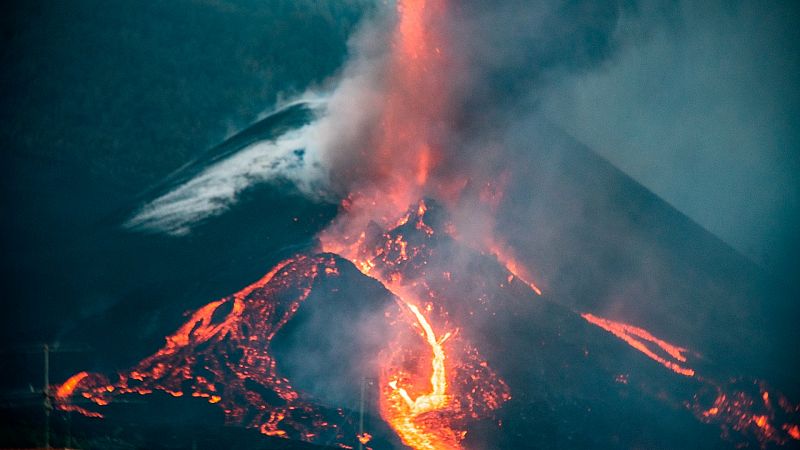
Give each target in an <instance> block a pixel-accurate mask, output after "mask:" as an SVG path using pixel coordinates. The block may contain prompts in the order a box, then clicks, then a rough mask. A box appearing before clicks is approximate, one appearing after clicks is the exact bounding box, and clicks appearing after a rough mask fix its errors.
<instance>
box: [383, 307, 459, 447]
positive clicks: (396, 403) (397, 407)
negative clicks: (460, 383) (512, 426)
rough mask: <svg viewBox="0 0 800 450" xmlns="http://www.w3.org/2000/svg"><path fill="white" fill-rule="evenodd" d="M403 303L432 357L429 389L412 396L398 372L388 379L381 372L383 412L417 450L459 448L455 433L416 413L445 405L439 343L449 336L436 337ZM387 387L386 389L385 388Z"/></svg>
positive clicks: (416, 311)
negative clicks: (414, 321) (426, 421)
mask: <svg viewBox="0 0 800 450" xmlns="http://www.w3.org/2000/svg"><path fill="white" fill-rule="evenodd" d="M405 306H406V307H407V308H408V309H409V310H410V311H411V312H412V314H413V315H414V317H415V318H416V320H417V324H418V325H419V326H420V327H421V328H422V330H423V337H424V338H425V341H426V343H427V344H428V346H429V347H430V350H431V353H432V354H433V357H432V359H431V377H430V386H431V390H430V392H429V393H426V394H420V395H419V396H418V397H417V398H415V399H412V398H411V395H409V393H408V391H407V390H406V388H405V387H402V386H401V385H400V383H402V382H403V380H401V377H400V376H397V375H394V376H393V377H392V378H391V379H387V377H386V376H385V375H384V374H382V376H381V384H382V385H383V386H384V396H383V397H381V410H382V412H384V416H385V417H386V419H387V421H388V422H389V424H390V425H391V427H392V428H393V429H394V430H395V432H397V434H398V435H399V436H400V438H401V439H402V440H403V443H405V444H406V445H408V446H411V447H413V448H414V449H417V450H423V449H425V450H434V449H450V448H459V446H458V441H459V434H457V433H456V432H453V431H452V430H449V429H448V428H446V427H445V426H443V424H439V426H438V427H437V429H434V430H431V429H430V428H431V427H430V421H429V422H428V423H427V425H428V426H427V427H426V426H424V425H425V422H424V421H420V417H421V416H422V415H423V414H425V413H429V412H435V411H437V410H441V409H444V408H446V407H447V406H448V403H449V398H448V396H447V374H446V369H445V352H444V348H443V346H442V345H443V343H444V341H446V340H447V339H448V338H449V337H450V333H445V334H444V335H443V336H442V337H441V338H437V337H436V333H434V331H433V328H432V327H431V325H430V324H429V323H428V320H427V319H426V318H425V316H424V315H423V314H422V313H421V312H420V311H419V308H417V307H416V306H415V305H413V304H410V303H406V304H405ZM387 387H388V388H389V389H388V390H387V389H386V388H387Z"/></svg>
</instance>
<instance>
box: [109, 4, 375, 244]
mask: <svg viewBox="0 0 800 450" xmlns="http://www.w3.org/2000/svg"><path fill="white" fill-rule="evenodd" d="M372 19H373V20H371V21H369V22H366V23H364V24H362V27H361V29H360V30H359V31H358V32H357V33H356V34H355V35H354V36H353V38H352V39H351V42H350V47H351V53H352V57H351V58H350V59H349V60H348V62H347V64H346V65H345V66H344V67H343V68H342V70H341V72H340V74H339V76H338V77H337V79H336V80H335V84H334V85H333V87H332V88H330V89H328V91H327V92H324V93H319V92H315V91H313V90H309V91H308V92H306V93H304V94H303V95H301V96H299V97H298V98H295V99H292V100H290V101H287V102H284V103H283V104H282V105H279V107H277V108H276V109H275V110H274V111H273V113H271V114H275V113H278V112H280V111H282V110H283V109H284V108H288V107H291V106H294V105H298V104H302V105H305V106H307V107H310V108H312V110H313V112H314V118H313V120H312V121H311V122H310V123H309V124H307V125H305V126H303V127H301V128H298V129H294V130H289V131H287V132H285V133H284V134H281V135H279V136H277V137H275V138H274V139H271V140H266V141H262V142H258V143H255V144H252V145H250V146H247V147H245V148H243V149H241V150H239V151H237V152H236V153H234V154H232V155H230V156H228V157H227V158H226V159H223V160H222V161H219V162H217V163H214V164H213V165H210V166H209V167H207V168H205V169H204V170H203V171H202V172H200V173H199V174H197V175H195V176H194V177H193V178H191V179H189V180H188V181H186V182H184V183H183V184H181V185H179V186H177V187H175V188H173V189H172V190H170V191H169V192H167V193H166V194H163V195H161V196H160V197H158V198H156V199H155V200H152V201H150V202H149V203H147V204H146V205H145V206H143V207H142V208H141V209H139V210H138V211H137V212H136V213H135V215H134V216H133V217H132V218H130V219H129V220H128V221H127V222H125V224H124V226H125V227H126V228H128V229H131V230H137V231H145V232H154V233H166V234H170V235H174V236H181V235H186V234H188V233H189V232H190V231H191V229H192V227H194V226H195V225H197V224H199V223H200V222H202V221H204V220H206V219H209V218H211V217H214V216H218V215H220V214H222V213H224V212H225V211H227V210H228V209H229V208H230V207H231V206H233V205H234V204H235V203H236V202H237V201H238V200H239V199H240V197H241V194H242V193H244V192H245V191H246V190H247V189H248V188H251V187H253V186H256V185H258V184H264V183H275V182H289V183H292V184H293V185H294V186H295V187H296V188H297V189H298V190H299V191H300V192H301V193H302V194H304V195H306V196H308V197H310V198H315V199H320V198H330V197H331V195H332V193H333V192H334V191H346V189H347V186H346V184H347V183H348V181H345V180H346V179H347V178H348V176H347V173H346V172H348V168H349V167H351V166H352V164H353V161H354V160H357V158H358V155H357V154H355V153H356V152H357V151H358V150H360V149H361V148H362V146H361V145H360V144H359V143H360V142H362V141H363V136H364V134H365V133H366V132H367V130H368V128H369V126H370V124H371V123H372V120H374V118H375V117H377V116H378V114H377V112H376V111H377V110H378V109H379V108H380V106H381V101H382V99H383V92H382V76H381V74H382V73H383V70H384V68H385V62H386V58H385V52H386V50H387V45H386V41H385V37H386V36H385V34H386V29H387V28H386V27H383V26H381V24H383V23H384V19H385V18H381V17H373V18H372ZM269 115H270V114H267V115H265V116H269ZM265 116H264V117H265ZM262 119H263V117H262Z"/></svg>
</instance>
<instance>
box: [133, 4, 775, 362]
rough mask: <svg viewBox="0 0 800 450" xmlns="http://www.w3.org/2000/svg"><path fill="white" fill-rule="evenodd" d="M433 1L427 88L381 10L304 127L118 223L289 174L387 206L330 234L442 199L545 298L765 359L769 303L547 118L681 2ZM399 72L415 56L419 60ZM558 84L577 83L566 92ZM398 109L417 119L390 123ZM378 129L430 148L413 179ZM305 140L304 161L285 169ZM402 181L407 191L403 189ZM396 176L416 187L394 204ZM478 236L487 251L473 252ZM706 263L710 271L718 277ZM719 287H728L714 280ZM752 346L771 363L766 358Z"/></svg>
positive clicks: (185, 219)
mask: <svg viewBox="0 0 800 450" xmlns="http://www.w3.org/2000/svg"><path fill="white" fill-rule="evenodd" d="M422 3H424V2H422ZM430 4H439V5H444V7H446V8H447V11H446V14H432V15H428V16H425V18H424V20H426V29H428V30H433V31H431V33H432V36H428V38H429V39H427V40H426V41H425V44H426V45H429V46H431V47H433V48H426V49H425V50H424V52H434V53H436V54H437V55H438V56H437V63H436V64H435V65H434V66H433V67H428V68H423V69H420V70H423V71H426V72H425V73H424V74H423V75H425V77H428V79H430V80H432V81H431V82H430V84H427V85H424V86H421V87H420V86H416V85H414V84H413V83H411V84H405V85H403V84H402V83H400V91H399V92H398V91H397V89H398V82H397V80H398V75H397V71H398V66H397V64H398V61H397V60H396V59H394V56H393V55H396V52H393V51H392V46H393V45H396V43H395V42H394V41H393V39H392V37H393V36H392V32H393V30H394V23H395V22H396V18H397V11H396V10H395V9H394V7H393V5H392V6H390V7H386V8H385V9H384V10H382V11H380V12H378V13H376V14H375V15H374V16H373V17H371V18H369V19H368V20H366V21H365V22H364V23H363V24H362V25H361V29H360V31H359V32H357V33H356V34H355V35H354V36H353V37H352V39H351V42H350V54H351V57H350V60H349V61H348V62H347V63H346V65H345V66H344V67H343V68H342V69H341V71H340V73H339V74H338V75H337V77H335V85H334V86H333V87H332V88H331V89H328V90H325V91H324V92H322V93H319V92H309V93H307V94H306V95H305V96H303V97H312V98H322V99H324V105H323V106H321V107H320V109H319V110H318V113H317V117H316V120H315V121H313V122H312V123H310V124H308V125H307V126H305V127H303V128H301V129H299V130H297V131H295V132H291V133H288V134H286V135H284V136H282V137H278V138H277V139H276V140H274V141H273V142H268V143H260V144H256V145H254V146H252V147H251V148H248V149H245V150H243V151H242V152H240V153H238V154H237V155H234V156H231V157H230V158H229V159H227V160H225V161H221V162H219V163H217V164H215V165H212V166H211V167H209V168H208V169H207V170H206V171H205V172H203V173H202V174H201V175H199V176H198V177H196V178H194V179H192V180H190V181H188V182H187V183H185V184H184V185H182V186H179V187H177V188H176V189H175V190H173V191H171V192H169V193H167V194H165V195H164V196H162V197H160V198H158V199H156V200H155V201H154V202H152V203H150V204H148V205H146V206H145V207H144V208H143V209H142V210H140V211H139V213H138V214H137V215H136V216H135V217H133V218H132V219H131V220H130V221H129V222H128V224H127V225H128V226H129V227H131V228H134V229H136V228H147V229H148V230H150V231H159V230H160V231H163V232H167V233H173V234H181V233H187V232H189V231H190V229H191V227H192V226H193V225H194V224H196V223H198V222H199V221H202V220H204V219H205V218H207V217H210V216H213V215H215V214H220V213H222V212H224V210H225V209H227V208H229V207H230V206H231V205H232V204H234V203H235V202H236V200H237V198H238V195H239V194H240V193H241V192H243V191H244V190H245V189H247V188H248V187H250V186H252V185H253V184H256V183H265V182H266V183H269V182H275V181H279V180H286V179H288V180H291V181H293V182H294V183H295V185H296V186H297V187H298V189H299V190H301V192H303V193H305V194H307V195H309V196H312V197H320V196H323V197H325V198H327V199H332V198H339V199H341V198H344V197H346V196H348V195H350V194H352V193H354V192H372V193H375V192H378V193H385V194H386V195H385V196H384V198H385V200H386V201H383V202H371V203H368V204H365V205H362V206H361V207H358V208H356V210H353V209H351V211H350V212H349V213H348V214H349V217H348V218H347V219H346V220H337V221H336V222H335V223H334V224H333V225H332V227H337V226H338V227H341V226H342V223H343V222H346V223H347V224H348V225H350V226H354V230H358V229H363V225H365V224H366V222H368V221H370V220H376V221H378V222H379V223H380V222H381V221H382V220H385V219H387V215H390V214H391V212H392V211H395V210H397V209H398V208H400V206H401V205H400V203H402V202H403V201H407V202H408V203H412V202H414V201H416V200H417V198H421V197H426V196H429V197H432V198H435V199H436V200H438V201H440V202H442V203H444V204H445V205H446V207H447V209H448V210H449V211H450V214H451V215H452V216H453V218H454V223H455V225H456V228H457V229H458V233H459V235H460V237H461V238H463V241H464V242H477V243H479V245H482V246H484V247H485V246H495V247H498V248H500V249H501V250H504V251H505V250H508V251H512V252H513V253H514V254H515V255H516V257H518V258H519V259H521V260H522V262H523V263H525V265H526V266H528V269H529V270H530V271H531V272H532V275H533V276H534V278H535V279H536V281H537V282H538V283H540V284H541V285H542V286H543V288H544V290H545V291H547V290H548V288H549V287H551V286H554V285H559V288H560V289H561V290H560V293H561V295H562V297H563V298H561V299H560V301H563V302H566V303H567V304H568V305H569V306H571V307H574V308H576V309H580V310H583V311H591V312H594V313H597V314H599V315H602V316H604V317H611V318H616V319H620V320H623V319H624V320H627V321H630V322H632V323H636V324H638V325H642V326H645V327H647V328H648V329H651V330H652V331H653V332H654V333H655V334H658V335H661V336H664V337H665V338H668V339H669V338H672V337H674V336H677V335H684V336H689V337H690V338H692V339H696V340H695V341H694V344H695V346H696V347H697V348H698V349H699V351H701V352H702V353H705V354H709V353H717V354H719V353H723V354H724V352H725V350H731V349H736V348H744V347H747V350H745V351H749V354H756V353H759V352H760V350H759V349H762V350H763V348H764V345H765V343H766V342H768V341H769V339H770V338H768V337H765V336H764V331H763V330H764V329H766V328H768V327H767V326H765V324H766V319H764V318H763V316H762V315H761V314H762V313H761V312H760V309H761V308H764V307H765V306H764V305H761V304H756V305H755V306H754V305H753V304H754V303H758V302H760V301H761V300H759V298H760V297H758V296H754V293H755V292H756V290H757V289H756V287H754V286H752V285H751V284H750V282H749V281H748V280H744V281H743V280H740V279H738V276H737V274H738V273H740V272H736V271H737V270H739V269H730V268H727V267H726V268H721V269H720V268H714V267H711V266H713V265H714V264H715V263H716V261H717V260H715V259H714V258H710V259H709V258H706V255H703V254H701V252H698V251H697V250H696V249H692V244H691V242H689V243H687V242H686V241H685V240H683V238H682V237H681V236H671V235H670V231H669V227H670V226H672V225H673V224H671V223H667V224H664V223H659V222H658V220H659V218H660V217H662V216H660V215H659V214H660V213H658V212H652V211H650V210H649V209H648V208H655V207H654V206H653V204H652V203H653V202H652V201H651V200H650V199H649V198H645V197H646V196H643V194H642V193H641V189H640V188H639V187H631V186H630V185H627V184H623V185H620V184H619V180H620V179H621V178H624V177H621V176H620V174H619V172H618V170H617V169H615V168H614V167H613V166H611V165H609V164H608V163H607V162H606V161H605V160H604V159H603V158H599V157H597V156H596V155H594V154H593V153H591V151H588V150H586V149H585V148H583V147H581V146H580V145H579V144H577V143H576V142H575V140H574V139H572V138H570V137H569V136H568V135H567V134H566V133H565V132H564V131H563V130H564V128H566V129H567V130H568V131H571V132H575V130H576V129H574V128H572V127H567V126H565V125H564V123H562V122H560V121H559V120H560V119H561V118H563V117H569V116H568V115H567V114H566V113H565V112H564V111H568V112H569V110H567V107H566V106H565V107H561V106H560V101H561V99H562V96H563V97H564V100H565V101H566V99H567V97H568V95H569V94H570V93H571V92H572V91H570V89H568V88H570V87H572V86H575V85H577V86H582V84H581V83H582V81H581V80H591V79H592V78H591V77H593V76H596V74H597V73H603V70H606V69H607V68H608V67H610V66H613V65H614V64H615V63H616V62H618V61H619V58H623V57H624V56H625V51H626V50H627V49H629V48H630V46H631V45H632V42H638V41H636V39H638V37H641V38H642V39H645V38H647V36H648V33H649V32H651V31H652V30H655V29H656V28H658V27H668V28H669V27H672V28H680V27H681V26H682V25H681V17H682V16H681V9H680V8H689V7H692V5H688V6H687V5H682V6H675V5H674V4H672V3H670V2H629V1H619V2H590V1H546V2H534V3H531V2H529V1H523V0H511V1H506V2H501V3H497V2H487V1H478V0H466V1H461V2H457V3H456V2H430ZM709 20H712V19H711V18H710V19H709ZM631 24H634V25H635V26H634V25H631ZM630 29H635V30H638V31H637V33H640V34H638V35H636V36H634V37H631V36H630V33H628V34H626V33H625V32H624V30H630ZM621 30H623V31H621ZM412 31H413V30H412ZM637 36H638V37H637ZM408 54H409V55H413V54H414V52H413V51H412V52H411V53H408ZM404 62H405V63H408V64H414V56H409V57H408V59H407V60H406V61H404ZM563 80H570V81H571V82H572V83H573V84H570V85H567V87H565V81H563ZM574 80H577V81H574ZM393 90H394V91H393ZM414 91H416V92H414ZM395 94H396V95H399V96H400V97H401V100H400V101H406V100H405V99H403V97H404V96H405V95H406V94H410V95H408V98H412V99H414V100H413V101H408V102H406V103H405V104H403V105H402V106H401V107H397V105H396V104H393V101H394V100H396V99H393V95H395ZM300 100H302V98H301V99H300ZM553 105H556V106H555V107H554V106H553ZM582 106H583V105H582ZM615 107H616V108H620V109H624V108H625V105H615ZM609 108H610V107H609ZM389 109H392V112H391V114H388V115H387V110H389ZM432 111H435V114H433V113H432ZM398 114H399V115H410V116H416V117H406V118H401V119H398V118H397V117H395V116H396V115H398ZM387 116H388V117H391V118H392V120H395V121H397V120H399V121H400V122H404V123H413V124H417V125H418V127H417V128H414V129H402V130H387V129H386V123H385V122H382V121H385V120H386V118H387ZM426 119H430V120H426ZM598 120H599V119H598ZM552 121H554V122H556V123H558V125H559V126H554V125H553V124H552ZM652 125H653V126H658V124H652ZM637 130H638V129H637ZM578 131H580V130H578ZM628 132H630V130H628V129H621V130H620V133H621V134H624V133H628ZM381 133H396V134H397V136H399V138H398V140H397V141H398V142H401V143H402V142H410V143H418V141H419V140H424V141H426V143H427V144H428V145H429V146H430V147H431V148H429V149H428V150H426V151H430V154H427V153H426V155H428V156H426V157H425V158H426V168H425V171H424V172H425V175H424V177H421V175H420V174H419V170H418V169H419V160H420V158H419V157H420V153H419V149H418V148H416V147H413V148H403V147H401V146H394V147H392V148H388V149H387V148H384V147H381V145H379V144H380V142H381ZM607 133H609V134H612V133H614V130H613V129H611V130H607ZM575 134H576V135H577V136H578V137H579V138H585V136H586V135H585V134H581V133H578V132H575ZM676 134H678V135H679V134H680V133H679V132H676ZM419 136H422V137H423V138H422V139H420V138H419ZM626 136H627V135H624V136H620V137H619V139H623V140H624V139H626ZM630 140H631V142H643V140H646V137H642V136H634V137H631V139H630ZM301 147H302V148H303V149H304V150H305V154H306V155H307V156H306V160H307V161H312V162H313V165H309V166H306V165H305V164H306V161H294V162H293V163H285V162H284V161H286V158H287V155H291V153H292V151H293V150H296V149H299V148H301ZM576 149H579V150H576ZM647 150H648V149H647V148H643V149H642V151H643V152H646V151H647ZM701 151H703V150H702V149H698V152H701ZM609 159H612V160H613V158H610V157H609ZM255 161H258V164H254V162H255ZM295 163H296V164H295ZM312 166H313V167H312ZM621 166H623V167H624V165H621ZM597 167H602V168H603V169H602V170H596V169H597ZM565 178H569V180H568V181H565ZM408 179H411V180H412V181H413V180H416V181H417V182H411V183H408V182H403V180H408ZM640 181H645V184H646V180H641V179H640ZM675 182H676V183H680V182H681V179H680V178H676V180H675ZM398 184H404V185H407V186H412V188H411V189H410V190H406V191H405V192H403V193H402V195H399V196H395V195H394V194H396V187H397V185H398ZM320 186H322V187H323V188H322V189H320ZM637 189H639V190H637ZM368 197H369V198H375V196H374V195H369V196H368ZM351 200H353V199H351ZM355 200H356V204H357V199H355ZM408 203H407V204H408ZM407 204H406V205H402V208H400V211H403V210H404V208H405V207H406V206H407ZM626 208H628V209H626ZM656 209H657V208H656ZM356 215H357V216H359V217H354V216H356ZM340 219H341V218H340ZM389 219H391V218H389ZM587 224H589V225H587ZM684 225H685V224H682V226H684ZM648 227H651V228H652V229H651V230H650V231H642V229H643V228H648ZM338 233H341V230H339V231H338ZM486 236H493V238H492V239H494V240H495V242H486ZM664 236H668V238H664ZM689 241H691V239H689ZM676 248H677V249H678V250H677V251H676V250H675V249H676ZM693 252H695V253H693ZM737 257H738V256H737ZM734 259H735V258H734ZM745 265H746V264H745ZM737 267H738V266H737ZM718 269H719V270H721V271H722V272H723V273H724V276H723V277H722V279H720V278H719V274H715V272H714V271H715V270H718ZM729 269H730V270H729ZM732 274H733V275H732ZM715 277H716V278H715ZM725 277H727V278H725ZM721 283H724V284H730V286H727V287H725V288H720V287H719V284H721ZM731 292H735V293H736V294H735V295H729V294H730V293H731ZM699 299H701V300H702V301H698V300H699ZM685 308H691V310H692V315H693V317H692V318H691V319H690V320H686V318H685V317H683V316H684V315H685V314H683V312H684V311H685V310H686V309H685ZM753 309H755V310H756V311H751V310H753ZM707 323H714V324H716V327H715V328H716V330H715V331H714V330H712V331H709V330H708V329H707V328H706V327H705V325H706V324H707ZM743 323H744V325H742V324H743ZM742 327H744V329H743V328H742ZM731 330H736V333H734V332H733V331H731ZM737 334H738V335H741V336H747V338H744V340H745V341H747V342H748V343H747V344H746V345H741V344H742V338H741V337H739V338H737V337H735V336H733V335H737ZM703 341H705V342H703ZM776 351H777V350H776ZM761 353H765V355H766V356H763V357H764V358H766V359H767V360H768V361H771V360H772V358H773V355H771V354H770V352H769V351H766V352H763V351H762V352H761ZM731 354H734V353H733V352H731Z"/></svg>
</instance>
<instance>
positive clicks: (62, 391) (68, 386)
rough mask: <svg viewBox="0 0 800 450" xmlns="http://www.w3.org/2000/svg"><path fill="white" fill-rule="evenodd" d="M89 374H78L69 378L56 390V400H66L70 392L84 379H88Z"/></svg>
mask: <svg viewBox="0 0 800 450" xmlns="http://www.w3.org/2000/svg"><path fill="white" fill-rule="evenodd" d="M88 376H89V373H87V372H78V373H76V374H75V375H73V376H71V377H69V379H67V381H65V382H64V383H63V384H62V385H61V386H59V387H58V389H56V398H58V399H62V400H66V399H68V398H69V397H70V396H71V395H72V392H73V391H74V390H75V388H76V387H78V384H79V383H80V382H81V381H83V379H84V378H86V377H88Z"/></svg>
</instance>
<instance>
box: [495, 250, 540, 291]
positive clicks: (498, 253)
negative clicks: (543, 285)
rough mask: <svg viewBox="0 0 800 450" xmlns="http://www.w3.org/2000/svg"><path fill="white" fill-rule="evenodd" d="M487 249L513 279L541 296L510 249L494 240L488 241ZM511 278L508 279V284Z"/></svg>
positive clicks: (527, 272)
mask: <svg viewBox="0 0 800 450" xmlns="http://www.w3.org/2000/svg"><path fill="white" fill-rule="evenodd" d="M488 247H489V252H490V253H491V254H492V255H494V257H495V258H497V261H498V262H499V263H500V264H502V265H503V266H504V267H505V268H506V270H508V271H509V273H511V275H513V278H516V279H518V280H520V281H521V282H523V283H525V284H527V285H528V286H529V287H530V288H531V290H533V292H535V293H536V295H542V290H541V289H539V286H537V285H536V283H534V282H533V281H530V280H532V279H533V276H532V275H531V273H530V271H529V270H528V269H527V268H525V266H524V265H522V264H521V263H520V262H519V261H518V260H517V258H516V257H515V256H514V253H513V251H512V250H511V248H510V247H508V246H503V245H500V244H499V243H498V242H497V241H496V240H492V241H490V243H489V245H488ZM513 278H509V280H508V281H509V283H510V282H511V280H512V279H513Z"/></svg>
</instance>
